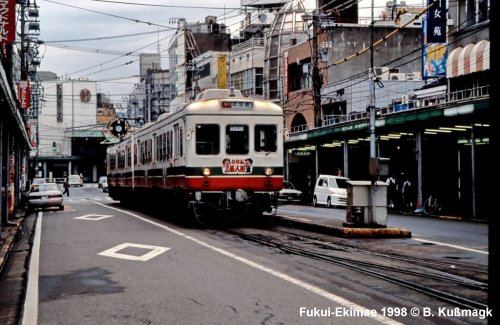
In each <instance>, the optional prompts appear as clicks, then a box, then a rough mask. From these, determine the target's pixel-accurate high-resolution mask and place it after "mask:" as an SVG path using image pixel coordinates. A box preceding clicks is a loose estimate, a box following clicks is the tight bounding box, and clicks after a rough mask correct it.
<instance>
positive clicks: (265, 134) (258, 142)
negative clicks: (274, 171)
mask: <svg viewBox="0 0 500 325" xmlns="http://www.w3.org/2000/svg"><path fill="white" fill-rule="evenodd" d="M277 140H278V136H277V128H276V125H256V126H255V151H256V152H276V150H277V144H278V142H277Z"/></svg>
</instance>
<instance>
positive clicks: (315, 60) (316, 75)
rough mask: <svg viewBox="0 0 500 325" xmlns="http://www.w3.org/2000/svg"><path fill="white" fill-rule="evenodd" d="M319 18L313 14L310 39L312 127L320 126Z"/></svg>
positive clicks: (321, 82) (321, 79)
mask: <svg viewBox="0 0 500 325" xmlns="http://www.w3.org/2000/svg"><path fill="white" fill-rule="evenodd" d="M319 20H320V16H319V13H318V12H316V11H315V12H314V13H313V37H312V53H311V59H312V85H313V107H314V126H315V127H319V126H321V124H322V123H321V121H322V118H321V117H322V114H321V87H322V86H323V78H322V76H321V74H320V71H319V50H318V34H319V33H318V29H319V28H320V26H319Z"/></svg>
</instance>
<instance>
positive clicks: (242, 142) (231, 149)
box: [226, 124, 248, 155]
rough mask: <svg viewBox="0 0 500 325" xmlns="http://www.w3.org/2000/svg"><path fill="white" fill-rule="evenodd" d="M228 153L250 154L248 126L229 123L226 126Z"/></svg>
mask: <svg viewBox="0 0 500 325" xmlns="http://www.w3.org/2000/svg"><path fill="white" fill-rule="evenodd" d="M226 153H227V154H230V155H246V154H248V126H247V125H241V124H238V125H235V124H231V125H227V126H226Z"/></svg>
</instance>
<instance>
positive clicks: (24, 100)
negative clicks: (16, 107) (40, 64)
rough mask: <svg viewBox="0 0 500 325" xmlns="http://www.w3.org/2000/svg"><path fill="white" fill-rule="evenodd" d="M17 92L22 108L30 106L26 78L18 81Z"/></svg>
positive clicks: (28, 87) (28, 86) (28, 85)
mask: <svg viewBox="0 0 500 325" xmlns="http://www.w3.org/2000/svg"><path fill="white" fill-rule="evenodd" d="M17 92H18V94H19V102H20V103H21V108H22V109H28V108H30V106H31V102H30V84H29V82H28V81H27V80H21V81H19V84H18V88H17Z"/></svg>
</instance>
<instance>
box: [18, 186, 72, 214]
mask: <svg viewBox="0 0 500 325" xmlns="http://www.w3.org/2000/svg"><path fill="white" fill-rule="evenodd" d="M27 205H28V210H29V211H31V210H37V209H48V208H58V209H59V210H64V202H63V194H62V191H61V188H60V187H59V185H58V184H56V183H44V184H35V185H31V188H30V191H29V192H28V197H27Z"/></svg>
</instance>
